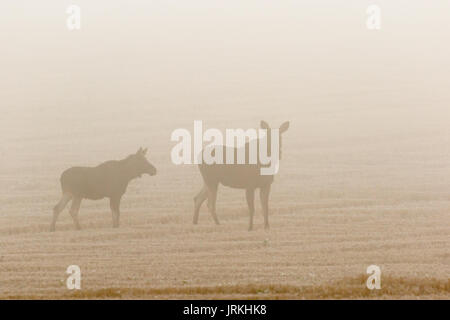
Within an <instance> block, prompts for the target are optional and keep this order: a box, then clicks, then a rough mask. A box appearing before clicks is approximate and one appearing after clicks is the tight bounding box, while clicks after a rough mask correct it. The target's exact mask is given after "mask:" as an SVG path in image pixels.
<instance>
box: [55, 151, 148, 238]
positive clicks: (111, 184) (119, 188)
mask: <svg viewBox="0 0 450 320" xmlns="http://www.w3.org/2000/svg"><path fill="white" fill-rule="evenodd" d="M146 153H147V149H142V148H140V149H139V150H138V151H137V152H136V153H135V154H131V155H129V156H128V157H126V158H125V159H123V160H110V161H106V162H103V163H102V164H100V165H98V166H96V167H72V168H70V169H67V170H66V171H64V172H63V173H62V175H61V179H60V180H61V189H62V197H61V200H60V201H59V202H58V204H57V205H56V206H55V207H54V208H53V221H52V223H51V226H50V231H55V225H56V220H57V219H58V215H59V214H60V213H61V211H62V210H63V209H64V208H65V207H66V205H67V204H68V203H69V201H71V200H72V206H71V208H70V215H71V216H72V218H73V221H74V223H75V228H76V229H77V230H79V229H81V227H80V223H79V222H78V211H79V210H80V205H81V201H82V200H83V199H91V200H98V199H102V198H109V201H110V207H111V211H112V218H113V227H115V228H117V227H119V217H120V200H121V198H122V196H123V194H124V193H125V191H126V190H127V187H128V183H129V182H130V181H131V180H133V179H135V178H138V177H141V176H142V175H143V174H149V175H151V176H154V175H155V174H156V168H155V167H154V166H153V165H152V164H151V163H150V162H148V160H147V159H146V158H145V154H146Z"/></svg>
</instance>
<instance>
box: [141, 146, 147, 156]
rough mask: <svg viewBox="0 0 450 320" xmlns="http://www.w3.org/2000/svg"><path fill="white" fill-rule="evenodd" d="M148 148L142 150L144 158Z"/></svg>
mask: <svg viewBox="0 0 450 320" xmlns="http://www.w3.org/2000/svg"><path fill="white" fill-rule="evenodd" d="M147 151H148V148H145V149H142V154H143V155H144V156H145V155H146V154H147Z"/></svg>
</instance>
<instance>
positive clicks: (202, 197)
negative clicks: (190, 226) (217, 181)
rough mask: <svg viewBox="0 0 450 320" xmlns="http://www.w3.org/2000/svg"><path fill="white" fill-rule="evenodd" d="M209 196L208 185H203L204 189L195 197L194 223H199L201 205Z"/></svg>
mask: <svg viewBox="0 0 450 320" xmlns="http://www.w3.org/2000/svg"><path fill="white" fill-rule="evenodd" d="M207 198H208V190H207V188H206V186H203V188H202V190H200V192H199V193H198V194H197V195H196V196H195V197H194V224H197V223H198V215H199V213H200V207H201V206H202V204H203V202H205V200H206V199H207Z"/></svg>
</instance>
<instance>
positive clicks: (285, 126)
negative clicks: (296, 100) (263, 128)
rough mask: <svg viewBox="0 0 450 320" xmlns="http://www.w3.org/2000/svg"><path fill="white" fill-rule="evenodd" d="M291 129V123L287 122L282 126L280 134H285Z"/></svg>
mask: <svg viewBox="0 0 450 320" xmlns="http://www.w3.org/2000/svg"><path fill="white" fill-rule="evenodd" d="M287 129H289V121H286V122H285V123H283V124H282V125H281V126H280V133H283V132H285V131H287Z"/></svg>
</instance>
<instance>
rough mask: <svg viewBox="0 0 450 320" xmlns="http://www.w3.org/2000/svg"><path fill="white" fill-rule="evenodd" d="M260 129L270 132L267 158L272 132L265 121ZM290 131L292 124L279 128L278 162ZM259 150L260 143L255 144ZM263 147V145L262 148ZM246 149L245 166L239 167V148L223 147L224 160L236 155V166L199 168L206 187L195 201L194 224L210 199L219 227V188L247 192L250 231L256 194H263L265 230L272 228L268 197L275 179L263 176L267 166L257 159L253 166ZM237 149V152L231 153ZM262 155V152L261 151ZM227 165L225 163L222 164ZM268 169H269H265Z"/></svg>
mask: <svg viewBox="0 0 450 320" xmlns="http://www.w3.org/2000/svg"><path fill="white" fill-rule="evenodd" d="M261 128H262V129H266V130H267V135H266V138H267V139H268V141H267V143H266V144H265V145H267V149H268V150H267V154H270V150H271V141H270V138H271V132H270V130H271V129H270V127H269V125H268V124H267V123H266V122H265V121H261ZM288 128H289V122H285V123H283V124H282V125H281V126H280V128H279V133H280V135H279V139H280V141H279V147H280V149H279V152H280V154H279V159H281V134H282V133H283V132H285V131H286V130H287V129H288ZM256 145H257V146H258V148H259V146H260V144H259V142H258V143H257V144H256ZM263 145H264V144H263ZM243 148H245V155H246V160H245V163H244V164H237V162H236V159H237V154H238V148H231V147H225V146H223V156H224V159H225V155H226V153H227V152H230V151H231V152H234V157H235V162H234V164H216V163H214V164H206V163H205V162H203V163H201V164H199V170H200V173H201V175H202V177H203V182H204V186H203V188H202V189H201V190H200V192H199V193H198V194H197V195H196V196H195V197H194V219H193V222H194V224H197V223H198V217H199V212H200V207H201V206H202V204H203V202H204V201H205V200H206V199H208V208H209V211H210V213H211V215H212V217H213V219H214V221H215V223H216V224H219V219H218V218H217V214H216V199H217V190H218V186H219V184H222V185H224V186H227V187H231V188H236V189H245V195H246V198H247V205H248V208H249V214H250V219H249V227H248V230H249V231H250V230H252V229H253V215H254V212H255V206H254V201H255V190H256V189H259V190H260V200H261V206H262V210H263V214H264V226H265V228H266V229H268V228H269V194H270V187H271V185H272V183H273V181H274V176H273V175H261V172H260V170H261V168H262V167H264V166H265V165H263V164H261V162H260V159H259V157H258V159H257V162H256V163H255V164H251V163H250V162H249V161H248V160H249V149H250V147H249V142H247V143H246V144H245V146H244V147H243ZM231 149H234V150H231ZM258 155H259V149H258ZM223 163H225V161H223ZM266 166H268V165H266Z"/></svg>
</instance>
